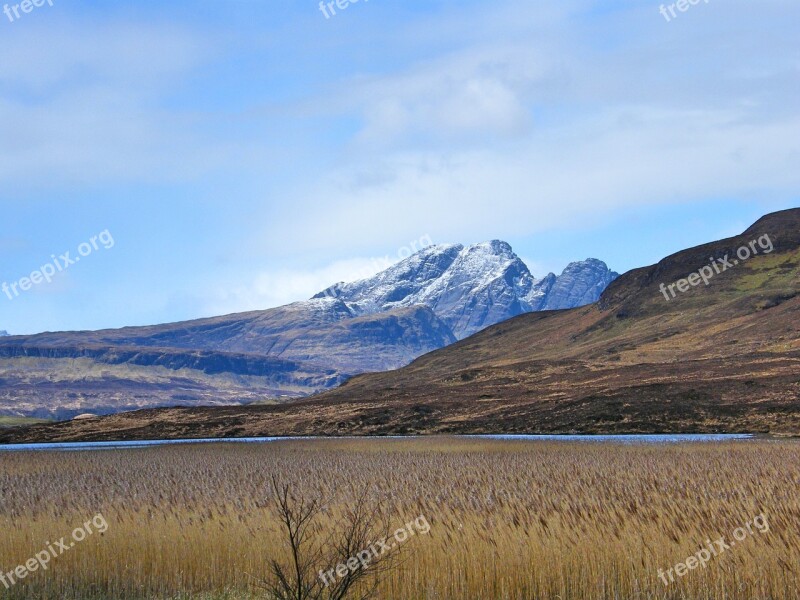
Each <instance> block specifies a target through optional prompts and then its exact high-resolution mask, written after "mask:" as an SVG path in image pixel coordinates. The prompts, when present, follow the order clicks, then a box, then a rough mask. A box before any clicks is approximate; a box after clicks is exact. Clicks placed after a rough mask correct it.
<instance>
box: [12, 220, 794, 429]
mask: <svg viewBox="0 0 800 600" xmlns="http://www.w3.org/2000/svg"><path fill="white" fill-rule="evenodd" d="M765 236H768V238H765ZM766 239H768V240H769V244H767V243H766ZM760 241H764V242H765V244H764V245H763V246H761V245H759V242H760ZM753 244H756V245H755V246H754V245H753ZM770 246H771V247H772V250H771V251H767V249H768V248H769V247H770ZM744 247H750V248H758V249H759V252H758V253H757V255H755V256H752V257H750V258H748V259H747V260H739V259H738V258H736V253H737V250H739V249H741V248H744ZM712 258H713V259H714V264H717V265H719V262H718V261H719V260H725V261H728V262H729V263H730V265H731V266H730V267H726V268H724V269H722V268H720V269H719V272H718V273H717V272H715V273H714V275H713V276H712V277H711V278H709V280H708V285H705V284H704V283H702V282H700V283H698V284H697V285H694V286H691V285H688V284H687V285H686V286H684V287H685V288H686V289H687V291H686V292H681V293H677V294H676V295H675V297H671V296H670V295H669V293H668V294H667V296H665V295H664V293H663V291H662V287H661V285H662V284H664V286H665V287H666V288H667V289H669V288H668V286H669V285H672V284H676V282H678V281H681V280H683V279H687V281H688V279H689V277H690V276H691V275H692V274H693V273H699V272H701V270H702V269H704V268H705V267H708V266H709V265H710V264H711V260H712ZM736 260H739V262H738V263H735V264H734V261H736ZM799 273H800V209H793V210H790V211H782V212H780V213H774V214H771V215H768V216H766V217H764V218H762V219H760V220H759V221H758V222H757V223H756V224H755V225H753V226H752V227H751V228H749V229H748V230H747V231H746V232H745V233H744V234H742V235H740V236H736V237H734V238H730V239H726V240H721V241H719V242H714V243H711V244H706V245H703V246H699V247H697V248H692V249H689V250H685V251H683V252H679V253H677V254H674V255H672V256H670V257H667V258H665V259H664V260H662V261H661V262H659V263H658V264H656V265H652V266H649V267H645V268H641V269H636V270H634V271H631V272H629V273H626V274H625V275H623V276H622V277H620V278H619V279H617V280H616V281H615V282H614V283H612V284H611V285H610V286H609V288H608V289H607V290H606V291H605V292H604V293H603V295H602V297H601V299H600V301H599V302H597V303H595V304H593V305H590V306H586V307H582V308H576V309H571V310H566V311H546V312H539V313H528V314H523V315H520V316H518V317H516V318H513V319H510V320H508V321H505V322H503V323H500V324H499V325H495V326H493V327H490V328H488V329H485V330H483V331H481V332H479V333H477V334H476V335H473V336H471V337H469V338H467V339H464V340H461V341H459V342H457V343H455V344H453V345H451V346H449V347H447V348H444V349H441V350H438V351H435V352H432V353H430V354H427V355H425V356H423V357H421V358H419V359H417V360H415V361H414V362H412V363H411V364H410V365H408V366H407V367H404V368H402V369H399V370H396V371H392V372H387V373H374V374H366V375H360V376H357V377H354V378H352V379H350V380H349V381H348V382H346V383H345V384H344V385H342V386H341V387H339V388H337V389H335V390H331V391H329V392H325V393H323V394H320V395H317V396H314V397H312V398H309V399H306V400H302V401H299V402H297V403H292V404H291V405H283V406H273V407H239V408H231V407H226V408H220V409H211V408H209V409H169V410H164V411H144V412H137V413H128V414H124V415H115V416H113V417H109V418H107V419H100V420H95V421H91V422H86V423H68V424H60V425H55V426H50V425H45V426H34V427H31V428H28V429H26V430H24V431H21V432H17V433H16V434H6V438H5V439H7V440H15V441H24V440H74V439H129V438H147V437H151V438H152V437H171V436H175V437H203V436H220V435H230V434H234V435H290V434H295V435H296V434H337V435H338V434H367V433H369V434H390V433H391V434H404V433H511V432H514V433H554V432H561V433H568V432H584V433H601V432H602V433H637V432H719V431H722V432H770V433H779V434H780V433H786V434H795V435H797V434H800V375H799V374H798V373H800V295H799V294H798V291H799V290H800V279H799V277H798V275H799ZM693 279H695V280H696V279H697V278H693ZM233 423H235V424H236V425H235V427H233V426H232V424H233Z"/></svg>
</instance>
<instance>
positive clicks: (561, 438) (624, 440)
mask: <svg viewBox="0 0 800 600" xmlns="http://www.w3.org/2000/svg"><path fill="white" fill-rule="evenodd" d="M426 437H429V436H381V437H373V438H363V437H255V438H218V439H215V438H212V439H195V440H147V441H130V442H65V443H54V444H0V452H22V451H62V452H63V451H80V450H120V449H125V448H148V447H152V446H170V445H175V444H220V443H224V444H268V443H272V442H280V441H287V440H342V439H375V440H387V439H392V440H407V439H425V438H426ZM451 437H455V438H468V439H483V440H500V441H515V442H516V441H523V442H542V441H547V442H553V441H555V442H586V443H606V444H609V443H611V444H683V443H687V442H706V443H714V442H730V441H737V440H740V441H744V440H750V439H753V437H754V436H752V435H750V434H716V433H715V434H656V435H459V436H451Z"/></svg>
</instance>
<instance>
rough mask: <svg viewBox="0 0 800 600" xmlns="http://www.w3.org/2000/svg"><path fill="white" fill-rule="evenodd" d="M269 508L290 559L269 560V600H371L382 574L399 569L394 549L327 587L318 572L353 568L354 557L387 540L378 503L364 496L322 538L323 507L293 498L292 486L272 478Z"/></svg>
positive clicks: (318, 502) (315, 501) (385, 522)
mask: <svg viewBox="0 0 800 600" xmlns="http://www.w3.org/2000/svg"><path fill="white" fill-rule="evenodd" d="M271 492H272V500H273V505H274V506H273V508H274V511H275V514H276V516H277V517H278V520H279V521H280V527H281V530H282V532H283V536H284V541H285V545H286V548H285V549H286V550H287V553H286V554H287V555H288V556H289V559H288V560H286V559H284V560H279V559H274V558H273V559H272V560H270V576H269V578H268V580H267V581H266V583H265V585H264V587H265V588H266V590H267V592H268V593H269V597H270V598H271V599H274V600H345V599H346V598H356V599H358V600H367V599H369V598H372V597H374V595H375V591H376V589H377V587H378V585H379V583H380V581H381V579H382V575H384V574H385V573H387V572H388V571H390V570H391V569H393V568H395V567H396V566H398V564H399V554H398V552H399V549H397V550H395V551H394V552H389V553H385V554H379V555H377V556H374V555H373V556H372V558H371V560H370V562H369V564H368V565H365V564H364V563H361V562H359V563H358V565H357V566H356V567H355V568H348V569H347V573H346V574H345V575H343V576H341V577H336V578H334V579H333V581H332V582H328V584H327V585H326V583H325V582H324V581H323V579H322V577H321V576H320V571H321V570H322V571H325V570H327V569H330V567H335V566H336V565H339V564H347V563H348V561H350V563H351V564H354V562H355V561H354V560H353V559H354V557H357V556H358V554H359V553H361V552H363V551H365V550H367V549H368V548H370V547H371V546H372V545H373V544H374V543H375V541H376V540H381V539H386V538H388V537H389V523H388V520H387V517H386V516H385V512H386V511H384V510H383V507H382V506H381V502H380V501H379V500H378V499H377V497H374V495H373V496H372V497H371V495H370V494H369V492H368V491H364V492H362V493H361V494H360V495H358V497H357V500H356V501H355V503H354V504H353V505H352V506H350V507H348V508H346V509H345V511H344V515H343V519H342V520H341V521H340V523H341V524H340V525H339V527H335V528H334V531H333V532H332V533H329V534H328V535H327V536H322V531H323V528H322V526H321V525H320V520H321V519H322V518H323V516H324V513H325V503H324V502H323V501H322V500H321V499H319V498H310V499H309V498H305V497H298V496H296V495H295V494H294V493H292V491H291V486H290V485H289V484H287V483H281V482H280V481H279V479H278V478H277V477H275V476H273V477H272V490H271Z"/></svg>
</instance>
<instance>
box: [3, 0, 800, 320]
mask: <svg viewBox="0 0 800 600" xmlns="http://www.w3.org/2000/svg"><path fill="white" fill-rule="evenodd" d="M50 3H52V6H51V5H50ZM14 6H16V3H15V2H12V3H10V4H9V5H8V8H9V14H0V256H2V260H1V261H0V283H5V284H8V285H11V284H15V285H16V286H17V287H16V288H8V289H9V290H10V291H9V293H8V294H6V293H2V292H0V330H8V331H9V332H10V333H12V334H25V333H35V332H40V331H58V330H73V329H101V328H110V327H121V326H126V325H145V324H153V323H164V322H172V321H180V320H185V319H191V318H198V317H205V316H213V315H220V314H228V313H233V312H239V311H245V310H255V309H264V308H268V307H272V306H277V305H281V304H285V303H288V302H292V301H295V300H302V299H305V298H308V297H310V296H311V295H313V294H314V293H316V292H317V291H320V290H322V289H324V288H326V287H327V286H328V285H330V284H332V283H335V282H337V281H341V280H352V279H357V278H359V277H361V276H365V275H366V274H369V273H370V272H374V271H376V270H377V269H378V268H380V265H383V264H385V261H387V260H388V261H394V260H397V259H398V257H399V256H401V255H403V252H404V250H403V249H404V248H406V247H410V245H411V243H412V242H414V241H418V240H421V239H425V240H431V241H433V242H434V243H463V244H470V243H477V242H481V241H486V240H490V239H502V240H505V241H507V242H509V243H510V244H511V245H512V246H513V248H514V249H515V251H516V252H517V254H518V255H519V256H520V257H521V258H523V260H525V262H526V263H527V264H528V265H529V267H530V268H531V270H532V272H533V274H534V275H535V276H537V277H542V276H544V275H546V274H547V273H548V272H550V271H555V272H560V271H561V270H562V269H563V268H564V267H565V266H566V265H567V264H568V263H569V262H571V261H573V260H582V259H585V258H588V257H594V258H600V259H602V260H604V261H606V263H607V264H608V265H609V266H610V267H611V268H612V269H614V270H616V271H619V272H625V271H627V270H629V269H632V268H635V267H639V266H644V265H648V264H652V263H655V262H657V261H659V260H660V259H661V258H663V257H664V256H667V255H669V254H671V253H673V252H676V251H679V250H681V249H684V248H686V247H690V246H693V245H697V244H701V243H705V242H708V241H712V240H715V239H720V238H723V237H727V236H730V235H734V234H738V233H741V232H742V231H743V230H744V229H746V228H747V227H748V226H749V225H751V224H752V223H753V222H754V221H756V220H757V219H758V218H759V217H760V216H762V215H764V214H766V213H768V212H771V211H773V210H780V209H785V208H792V207H798V206H800V169H798V163H800V103H798V99H799V98H798V96H800V41H799V38H798V36H797V24H798V23H800V3H798V2H797V1H796V0H759V1H758V2H753V1H752V0H710V1H708V2H705V0H703V1H700V2H699V3H698V4H696V5H688V6H687V10H686V11H685V12H680V11H678V10H675V16H674V17H673V16H671V15H670V11H669V6H670V4H669V3H666V4H665V5H664V8H665V10H664V13H665V14H666V16H665V15H664V14H662V13H661V12H660V8H661V6H662V4H661V3H660V2H658V0H656V1H645V0H642V1H639V0H614V1H609V0H601V1H590V0H558V1H557V2H556V1H552V2H550V1H548V2H544V1H542V2H530V0H492V1H482V2H480V1H474V0H457V1H456V0H426V1H417V0H361V1H360V2H357V3H353V4H350V5H349V6H347V7H346V8H345V9H343V10H342V9H339V8H336V5H335V4H334V9H335V11H336V14H335V15H334V14H331V10H330V9H328V8H326V9H325V13H327V17H326V14H325V13H323V11H322V10H321V9H320V6H319V2H318V1H316V0H263V1H256V0H227V1H221V0H215V1H214V2H211V1H207V0H192V1H191V2H189V1H181V2H178V1H171V0H161V1H159V2H154V1H150V0H137V2H121V1H116V0H104V2H102V3H97V2H87V1H80V0H49V1H48V0H45V2H44V3H43V5H42V6H40V7H34V8H33V9H32V10H31V12H29V13H25V12H23V11H22V10H21V9H19V8H18V9H17V15H18V16H16V15H15V13H14ZM67 252H69V253H70V254H69V256H67V257H65V258H62V257H63V255H64V254H65V253H67ZM75 258H78V259H79V261H76V260H75ZM46 265H51V267H47V266H46ZM34 271H39V272H41V273H43V274H45V273H46V274H47V277H44V278H43V277H42V276H40V277H38V278H37V279H38V280H39V281H38V283H34V282H33V281H27V282H25V287H26V288H27V289H24V290H23V289H22V288H21V286H22V283H23V278H28V279H29V280H30V279H31V274H32V273H33V272H34ZM50 271H54V273H53V274H52V275H51V274H50V273H49V272H50ZM11 290H14V291H11Z"/></svg>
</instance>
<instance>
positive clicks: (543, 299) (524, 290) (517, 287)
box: [314, 240, 618, 339]
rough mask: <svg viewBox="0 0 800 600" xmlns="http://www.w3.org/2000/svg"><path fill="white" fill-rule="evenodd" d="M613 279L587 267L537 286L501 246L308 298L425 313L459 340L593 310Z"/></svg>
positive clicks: (400, 266)
mask: <svg viewBox="0 0 800 600" xmlns="http://www.w3.org/2000/svg"><path fill="white" fill-rule="evenodd" d="M617 277H618V274H617V273H614V272H613V271H611V270H609V268H608V267H607V266H606V264H605V263H604V262H602V261H600V260H597V259H588V260H586V261H582V262H575V263H572V264H570V265H569V266H568V267H567V268H566V269H565V270H564V272H563V273H562V274H561V275H560V276H556V275H554V274H552V273H550V274H549V275H547V276H546V277H544V278H543V279H536V278H535V277H534V276H533V275H532V274H531V272H530V270H529V269H528V267H527V266H526V265H525V263H524V262H522V260H521V259H520V258H519V257H518V256H517V255H516V254H515V253H514V251H513V250H512V249H511V246H510V245H508V244H507V243H506V242H502V241H498V240H494V241H491V242H484V243H481V244H474V245H472V246H466V247H465V246H462V245H460V244H450V245H437V246H429V247H427V248H425V249H423V250H421V251H419V252H417V253H416V254H414V255H413V256H411V257H409V258H407V259H405V260H403V261H401V262H399V263H397V264H396V265H393V266H391V267H389V268H388V269H386V270H385V271H382V272H380V273H378V274H377V275H375V276H373V277H370V278H368V279H363V280H361V281H356V282H353V283H337V284H336V285H334V286H332V287H330V288H328V289H327V290H324V291H322V292H320V293H319V294H317V295H316V296H314V298H325V297H331V298H336V299H339V300H342V301H344V302H345V303H346V304H347V306H349V307H350V308H351V309H352V310H353V311H354V312H355V313H356V314H373V313H378V312H384V311H387V310H392V309H395V308H400V307H410V306H415V305H421V306H427V307H428V308H430V309H431V310H432V311H433V312H434V313H435V314H436V316H437V317H439V318H440V319H441V320H442V321H444V322H445V323H446V324H447V326H448V327H450V330H451V331H452V332H453V335H454V336H455V337H456V338H457V339H463V338H465V337H467V336H470V335H472V334H473V333H475V332H477V331H480V330H481V329H484V328H485V327H488V326H490V325H494V324H495V323H499V322H501V321H504V320H506V319H509V318H511V317H514V316H516V315H519V314H522V313H524V312H531V311H538V310H551V309H561V308H574V307H576V306H582V305H585V304H591V303H592V302H595V301H596V300H597V299H598V298H599V297H600V294H601V293H602V292H603V290H604V289H605V288H606V287H607V286H608V285H609V284H610V283H611V282H612V281H613V280H614V279H616V278H617Z"/></svg>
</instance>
